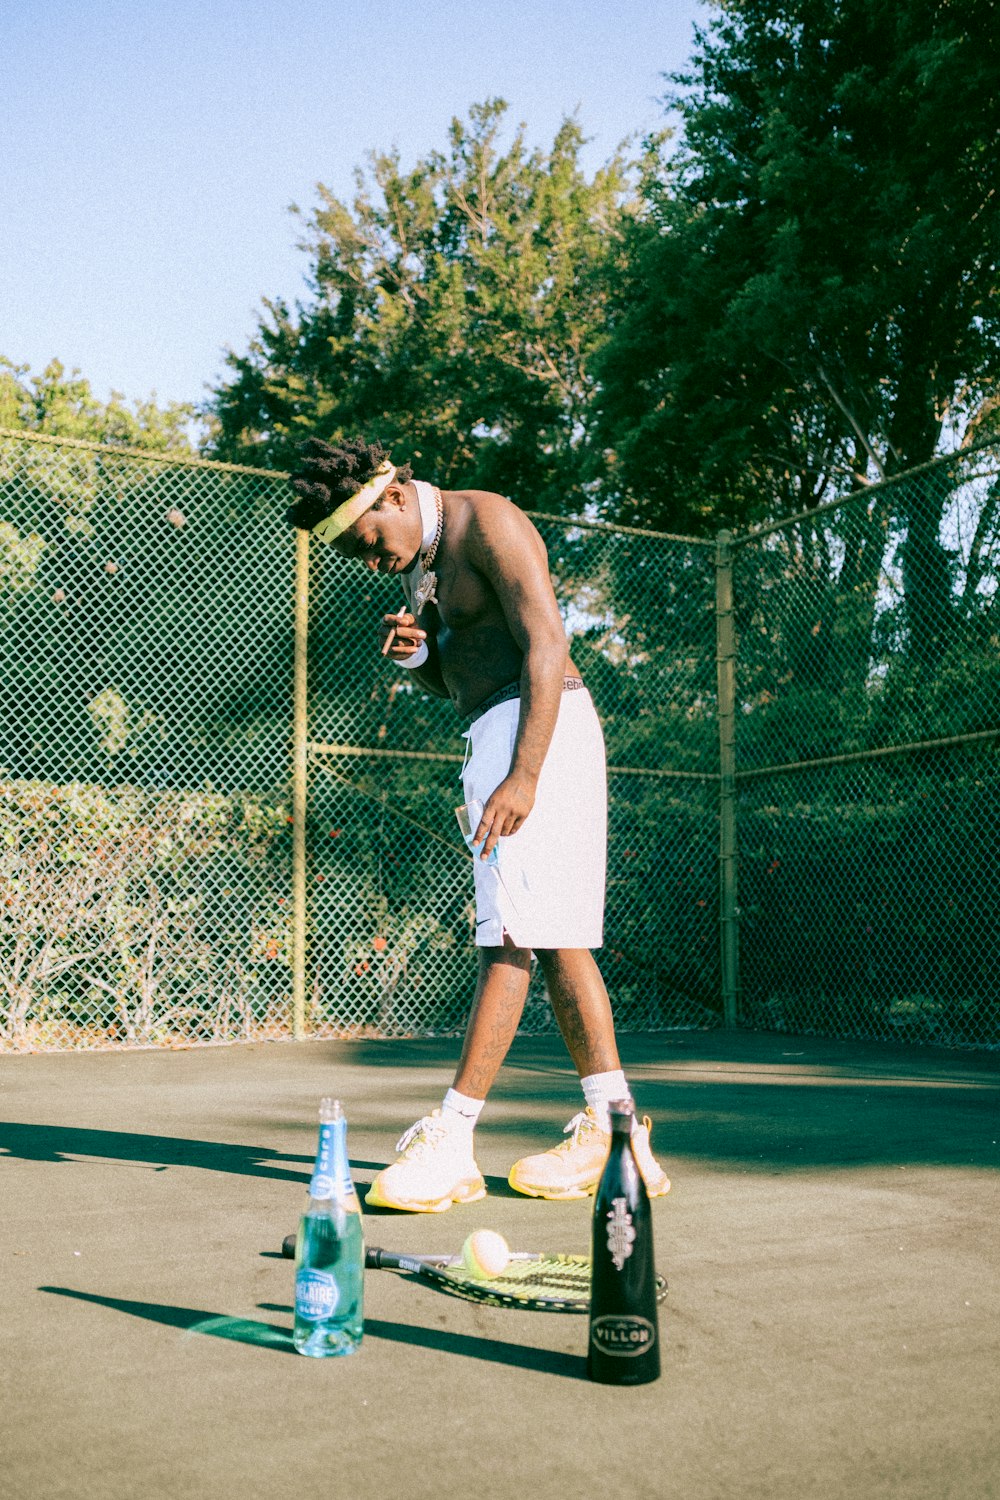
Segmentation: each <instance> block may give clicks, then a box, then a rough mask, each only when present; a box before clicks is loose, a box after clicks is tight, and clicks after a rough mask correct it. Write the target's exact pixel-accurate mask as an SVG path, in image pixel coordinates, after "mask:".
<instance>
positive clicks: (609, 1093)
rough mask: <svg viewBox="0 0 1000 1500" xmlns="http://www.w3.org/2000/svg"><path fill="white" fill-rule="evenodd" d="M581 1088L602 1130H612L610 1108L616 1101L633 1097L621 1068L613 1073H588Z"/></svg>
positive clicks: (581, 1082)
mask: <svg viewBox="0 0 1000 1500" xmlns="http://www.w3.org/2000/svg"><path fill="white" fill-rule="evenodd" d="M580 1087H581V1088H582V1089H583V1097H584V1098H585V1099H586V1101H587V1103H588V1104H589V1105H590V1108H591V1109H592V1110H593V1111H594V1114H595V1115H596V1116H597V1123H598V1124H599V1125H600V1127H601V1129H602V1130H610V1129H611V1112H610V1110H609V1108H608V1106H609V1105H610V1104H611V1103H613V1101H614V1100H615V1099H628V1098H630V1097H631V1095H630V1093H629V1087H628V1084H627V1083H626V1082H625V1074H624V1073H623V1072H622V1070H621V1068H616V1069H615V1070H614V1072H613V1073H588V1075H587V1077H586V1078H581V1079H580Z"/></svg>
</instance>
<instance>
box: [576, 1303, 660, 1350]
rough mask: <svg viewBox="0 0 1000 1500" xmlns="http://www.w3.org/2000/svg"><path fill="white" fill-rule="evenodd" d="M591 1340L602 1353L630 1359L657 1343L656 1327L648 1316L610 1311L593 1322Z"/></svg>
mask: <svg viewBox="0 0 1000 1500" xmlns="http://www.w3.org/2000/svg"><path fill="white" fill-rule="evenodd" d="M590 1341H591V1343H592V1344H593V1345H594V1347H595V1349H600V1351H601V1353H602V1354H613V1355H615V1356H616V1357H619V1358H623V1359H629V1358H631V1357H632V1356H633V1355H636V1354H645V1353H646V1350H647V1349H652V1347H653V1345H654V1344H655V1343H656V1329H655V1328H654V1326H653V1324H652V1323H651V1322H650V1321H649V1319H648V1318H638V1317H631V1316H629V1315H628V1314H620V1313H619V1314H612V1313H608V1314H606V1315H605V1316H604V1317H603V1318H595V1319H594V1321H593V1322H592V1323H591V1325H590Z"/></svg>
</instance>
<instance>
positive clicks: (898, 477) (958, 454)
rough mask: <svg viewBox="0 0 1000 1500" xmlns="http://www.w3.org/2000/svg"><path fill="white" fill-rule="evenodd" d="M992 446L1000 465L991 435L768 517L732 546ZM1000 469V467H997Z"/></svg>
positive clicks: (839, 507) (997, 447)
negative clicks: (805, 507)
mask: <svg viewBox="0 0 1000 1500" xmlns="http://www.w3.org/2000/svg"><path fill="white" fill-rule="evenodd" d="M990 449H992V450H993V452H994V453H995V454H996V455H997V461H998V466H1000V443H998V442H997V441H996V439H995V438H993V439H988V440H987V441H985V442H982V443H975V444H973V445H972V447H970V448H956V449H955V451H954V453H939V454H938V455H937V456H936V457H935V458H928V459H926V460H925V461H924V462H923V463H921V464H914V465H913V467H912V468H909V469H903V470H901V471H900V473H898V474H891V475H889V476H888V478H886V479H880V480H878V481H877V482H876V483H875V484H865V485H862V486H861V488H860V489H858V490H855V491H854V493H853V494H850V495H841V496H839V497H838V498H837V499H835V500H827V501H825V502H824V503H823V504H822V505H814V506H812V507H810V508H809V509H808V510H800V511H796V512H795V514H794V515H791V516H782V517H781V518H780V519H779V520H777V521H768V522H767V523H766V524H765V525H764V526H756V527H753V528H752V529H751V530H750V531H744V532H743V533H742V534H737V535H734V536H733V539H732V542H731V544H730V545H731V546H732V547H745V546H746V545H747V544H748V543H749V542H758V541H760V539H761V537H765V536H770V535H771V534H772V533H773V532H775V531H783V530H784V529H785V528H786V527H787V526H797V525H798V524H799V522H800V521H811V520H812V519H813V518H814V517H816V516H822V515H826V514H827V513H828V512H829V511H831V510H843V509H844V508H845V507H846V506H848V505H855V504H857V503H858V502H859V501H864V502H865V503H866V504H867V503H869V502H870V501H871V499H872V497H873V496H878V495H880V494H882V493H883V492H884V491H885V490H888V489H891V488H892V486H894V485H898V484H905V483H906V482H907V481H908V480H910V479H913V478H915V477H916V475H918V474H925V473H927V471H928V470H929V469H938V468H943V467H946V466H948V465H951V464H956V463H966V462H968V460H969V459H971V458H974V457H975V456H976V454H977V453H985V452H987V451H989V450H990ZM993 472H994V473H998V472H1000V467H998V468H997V469H995V470H993Z"/></svg>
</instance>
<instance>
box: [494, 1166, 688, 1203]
mask: <svg viewBox="0 0 1000 1500" xmlns="http://www.w3.org/2000/svg"><path fill="white" fill-rule="evenodd" d="M507 1181H508V1183H509V1184H510V1186H511V1187H512V1188H513V1189H514V1191H515V1193H523V1194H524V1196H525V1197H526V1198H545V1199H547V1200H548V1202H549V1203H567V1202H569V1201H571V1200H573V1199H576V1198H591V1197H593V1195H594V1192H595V1190H596V1188H597V1183H596V1182H592V1183H590V1184H589V1185H587V1186H580V1187H575V1188H561V1189H560V1188H547V1187H531V1186H529V1185H528V1183H526V1182H518V1181H517V1180H516V1175H515V1173H514V1172H511V1174H510V1176H509V1177H508V1178H507ZM643 1181H645V1178H643ZM669 1192H670V1183H669V1181H668V1180H667V1179H664V1186H663V1187H658V1188H656V1189H655V1191H654V1189H652V1188H651V1187H649V1186H647V1188H646V1197H647V1198H665V1197H666V1195H667V1194H668V1193H669Z"/></svg>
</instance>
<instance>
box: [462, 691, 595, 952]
mask: <svg viewBox="0 0 1000 1500" xmlns="http://www.w3.org/2000/svg"><path fill="white" fill-rule="evenodd" d="M520 708H521V703H520V699H518V698H512V699H510V700H509V701H508V702H506V703H498V704H497V705H496V707H495V708H491V709H489V710H488V711H487V712H486V713H485V714H483V716H482V718H479V719H476V720H475V721H474V723H473V725H472V727H471V729H469V730H467V731H466V738H467V739H468V740H469V742H470V749H471V754H470V756H469V758H468V760H467V762H466V765H465V768H464V770H463V772H462V782H463V785H464V787H465V800H466V802H471V801H473V800H477V801H479V802H482V803H483V804H485V803H486V801H487V800H488V798H489V796H490V794H491V793H492V792H494V791H495V790H496V788H497V787H498V786H499V784H500V782H501V781H503V779H504V777H505V776H506V775H507V773H508V771H509V770H510V764H511V755H512V752H513V749H514V740H515V737H516V735H517V721H518V715H519V713H520ZM607 836H608V791H607V768H606V764H605V756H604V735H603V732H602V730H601V724H600V720H599V719H598V717H597V711H596V710H595V708H594V704H593V700H592V699H591V696H590V694H589V693H588V692H587V690H586V688H576V689H573V690H570V691H566V690H564V691H563V694H562V698H561V701H560V705H559V717H558V719H557V721H556V727H555V732H554V733H553V736H552V743H551V744H550V746H549V749H548V753H547V755H546V757H545V763H544V765H543V766H542V774H541V776H540V777H539V778H538V790H537V792H536V795H535V805H534V807H533V808H532V810H531V812H530V813H529V814H528V816H527V818H526V819H525V820H524V823H523V824H522V826H521V827H520V828H519V829H518V831H517V833H514V834H511V836H510V837H509V838H502V839H500V840H499V842H498V844H497V849H498V851H499V857H498V860H497V863H496V864H495V865H493V864H487V863H485V862H484V861H483V860H481V859H480V858H479V857H478V856H476V857H475V858H474V860H473V866H474V870H475V881H476V944H477V946H478V947H480V948H499V947H500V946H502V944H503V940H504V934H505V933H506V934H508V935H509V937H510V939H511V941H512V942H513V943H514V944H515V945H516V946H517V947H518V948H599V947H600V946H601V943H602V942H603V940H604V878H605V867H606V863H607V841H608V837H607Z"/></svg>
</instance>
